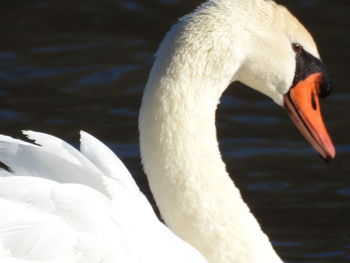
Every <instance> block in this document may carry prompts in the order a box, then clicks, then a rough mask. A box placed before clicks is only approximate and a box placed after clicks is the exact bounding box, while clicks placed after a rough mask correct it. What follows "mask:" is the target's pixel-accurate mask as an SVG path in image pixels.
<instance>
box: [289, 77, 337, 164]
mask: <svg viewBox="0 0 350 263" xmlns="http://www.w3.org/2000/svg"><path fill="white" fill-rule="evenodd" d="M323 81H324V79H323V75H322V73H313V74H311V75H309V76H308V77H306V78H305V79H303V80H301V81H300V82H298V83H297V84H296V85H295V86H294V87H293V88H291V89H290V90H289V92H288V93H287V94H286V95H284V106H285V108H286V110H287V112H288V115H289V117H290V118H291V119H292V120H293V122H294V124H295V125H296V126H297V128H298V129H299V130H300V132H301V133H302V134H303V135H304V136H305V138H306V139H307V140H308V141H309V142H310V143H311V145H312V146H313V147H314V148H315V150H316V151H317V152H318V153H319V154H320V155H321V156H322V158H323V159H325V160H331V159H334V157H335V148H334V145H333V142H332V140H331V138H330V136H329V134H328V131H327V129H326V127H325V125H324V122H323V119H322V115H321V108H320V102H319V94H320V90H319V89H320V86H321V84H322V82H323Z"/></svg>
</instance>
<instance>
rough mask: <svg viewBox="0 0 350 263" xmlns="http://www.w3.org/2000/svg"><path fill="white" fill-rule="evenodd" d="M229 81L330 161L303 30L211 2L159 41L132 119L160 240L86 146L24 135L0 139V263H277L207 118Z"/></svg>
mask: <svg viewBox="0 0 350 263" xmlns="http://www.w3.org/2000/svg"><path fill="white" fill-rule="evenodd" d="M235 81H240V82H242V83H244V84H246V85H247V86H249V87H251V88H253V89H255V90H257V91H259V92H261V93H263V94H265V95H267V96H268V97H270V98H271V99H272V100H274V101H275V102H276V103H277V104H278V105H280V106H282V107H283V108H285V109H286V111H287V113H288V115H289V116H290V117H291V119H292V121H293V122H294V123H295V125H296V126H297V128H298V129H299V130H300V131H301V133H302V134H303V135H304V136H305V138H306V139H307V140H308V141H309V142H310V143H311V145H312V146H313V147H314V148H315V150H316V151H317V152H318V153H319V154H320V155H321V157H322V158H324V159H326V160H331V159H333V158H334V157H335V148H334V146H333V143H332V140H331V138H330V136H329V134H328V131H327V129H326V128H325V125H324V122H323V119H322V116H321V109H320V102H319V98H320V97H325V96H327V95H328V94H329V92H330V85H329V80H328V75H327V72H326V68H325V65H324V64H323V62H322V61H321V59H320V56H319V53H318V50H317V47H316V44H315V42H314V40H313V38H312V37H311V35H310V34H309V33H308V31H307V30H306V29H305V28H304V27H303V26H302V25H301V24H300V22H299V21H298V20H297V19H296V18H295V17H294V16H293V15H292V14H291V13H290V12H289V11H288V10H287V9H286V8H285V7H283V6H281V5H278V4H276V3H275V2H274V1H271V0H209V1H206V2H205V3H203V4H202V5H200V6H199V7H197V8H196V9H195V10H194V11H193V12H192V13H190V14H189V15H187V16H185V17H183V18H182V19H180V20H179V21H178V23H176V24H175V25H174V26H173V27H172V28H171V30H170V31H169V32H168V33H167V35H166V37H165V38H164V40H163V41H162V43H161V45H160V47H159V50H158V52H157V54H156V60H155V62H154V65H153V68H152V70H151V72H150V75H149V80H148V82H147V84H146V87H145V91H144V96H143V99H142V105H141V109H140V115H139V131H140V148H141V157H142V163H143V167H144V170H145V172H146V174H147V177H148V181H149V185H150V188H151V190H152V193H153V195H154V198H155V200H156V203H157V206H158V207H159V210H160V212H161V216H162V218H163V219H164V221H165V223H166V225H167V226H168V227H169V229H171V231H170V230H169V229H168V228H167V227H165V226H164V225H163V224H162V223H161V222H160V221H159V220H158V219H157V217H156V216H155V214H154V212H153V210H152V208H151V207H150V205H149V203H148V202H147V200H146V198H145V197H144V195H143V194H142V193H141V192H140V191H139V189H138V187H137V186H136V184H135V182H134V181H133V179H132V177H131V175H130V174H129V172H128V171H127V169H126V168H125V167H124V165H123V164H122V163H121V161H120V160H119V159H118V158H117V156H116V155H114V154H113V153H112V152H111V151H110V150H109V149H108V148H107V147H106V146H105V145H104V144H103V143H101V142H100V141H98V140H97V139H96V138H94V137H93V136H91V135H89V134H88V133H86V132H81V145H80V151H78V150H76V149H75V148H73V147H72V146H70V145H68V144H67V143H65V142H64V141H62V140H60V139H58V138H56V137H54V136H51V135H48V134H44V133H37V132H33V131H25V132H24V133H25V134H26V135H27V136H28V138H29V139H31V140H33V141H34V142H35V144H33V143H30V142H25V141H22V140H18V139H14V138H11V137H8V136H4V135H2V136H0V160H1V161H2V162H3V163H4V164H6V166H8V169H7V170H2V171H1V175H2V176H1V177H0V180H1V182H0V210H1V213H2V216H1V217H0V256H1V257H2V258H3V259H6V260H7V262H87V263H89V262H210V263H229V262H230V263H256V262H270V263H277V262H282V260H281V258H280V257H279V256H278V255H277V253H276V252H275V250H274V249H273V247H272V245H271V242H270V241H269V239H268V237H267V236H266V235H265V233H264V232H263V231H262V230H261V227H260V226H259V223H258V222H257V220H256V219H255V217H254V216H253V214H252V213H251V212H250V210H249V208H248V206H247V205H246V203H245V202H244V201H243V199H242V197H241V194H240V192H239V190H238V189H237V188H236V187H235V185H234V182H233V181H232V180H231V179H230V177H229V176H228V173H227V171H226V167H225V164H224V163H223V161H222V158H221V155H220V151H219V147H218V141H217V135H216V127H215V111H216V109H217V106H218V104H219V101H220V97H221V95H222V93H223V92H224V91H225V89H226V88H227V87H228V86H229V85H230V84H231V83H233V82H235ZM19 175H20V176H19ZM173 233H175V234H176V235H175V234H173ZM19 240H20V242H19ZM202 255H203V256H204V258H205V259H204V258H203V257H202ZM1 262H5V261H4V260H2V261H1Z"/></svg>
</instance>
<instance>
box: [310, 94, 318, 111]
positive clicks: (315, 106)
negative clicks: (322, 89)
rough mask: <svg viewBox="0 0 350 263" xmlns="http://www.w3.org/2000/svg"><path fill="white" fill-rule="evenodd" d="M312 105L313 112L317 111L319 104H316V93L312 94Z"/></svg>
mask: <svg viewBox="0 0 350 263" xmlns="http://www.w3.org/2000/svg"><path fill="white" fill-rule="evenodd" d="M311 105H312V108H313V110H317V103H316V99H315V93H314V92H311Z"/></svg>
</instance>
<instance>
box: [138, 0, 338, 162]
mask: <svg viewBox="0 0 350 263" xmlns="http://www.w3.org/2000/svg"><path fill="white" fill-rule="evenodd" d="M174 79H176V81H174ZM235 81H240V82H242V83H243V84H245V85H246V86H248V87H250V88H253V89H255V90H257V91H259V92H261V93H263V94H265V95H267V96H268V97H270V98H271V99H272V100H274V101H275V102H276V103H277V104H278V105H280V106H282V107H284V108H285V109H286V110H287V112H288V114H289V115H290V117H291V119H292V120H293V121H294V123H295V124H296V126H297V127H298V128H299V130H300V131H301V133H302V134H303V135H304V136H305V137H306V139H307V140H308V141H309V142H310V143H311V145H312V146H313V147H314V148H315V149H316V151H317V152H318V153H319V154H320V155H321V156H322V157H323V158H324V159H326V160H329V159H333V158H334V157H335V149H334V146H333V143H332V141H331V139H330V136H329V134H328V132H327V130H326V128H325V125H324V122H323V119H322V116H321V111H320V103H319V98H320V97H325V96H326V95H328V94H329V92H330V85H329V81H328V75H327V72H326V68H325V65H324V64H323V62H322V61H321V59H320V55H319V53H318V50H317V47H316V44H315V42H314V40H313V38H312V36H311V35H310V33H309V32H308V31H307V30H306V29H305V28H304V26H303V25H302V24H301V23H300V22H299V21H298V20H297V19H296V18H295V17H294V16H293V15H292V14H291V13H290V12H289V11H288V10H287V9H286V8H285V7H283V6H281V5H278V4H276V3H275V2H274V1H271V0H209V1H207V2H205V3H204V4H202V5H201V6H199V7H198V8H197V9H196V10H195V11H194V12H192V13H190V14H189V15H187V16H185V17H184V18H182V19H181V20H180V21H179V22H178V23H177V24H176V25H175V26H174V27H173V28H172V29H171V30H170V31H169V32H168V34H167V36H166V38H165V39H164V40H163V42H162V44H161V46H160V48H159V50H158V52H157V59H156V61H155V64H154V66H153V69H152V71H151V74H150V78H149V82H148V84H147V86H146V93H145V94H146V95H144V102H145V101H147V100H146V99H145V98H148V95H147V94H151V93H157V94H158V95H157V96H158V97H160V98H162V99H161V101H162V102H165V101H166V102H167V103H168V102H171V101H172V100H171V99H172V98H174V101H173V102H172V103H170V104H171V105H177V104H179V103H178V98H179V97H181V98H188V97H191V98H192V97H194V98H199V97H201V98H205V99H204V100H203V101H205V103H204V104H203V107H201V108H200V111H199V112H201V113H202V112H206V111H207V109H210V112H211V109H212V108H214V107H215V109H216V105H217V102H218V100H219V99H220V96H221V95H222V93H223V92H224V90H225V89H226V88H227V87H228V86H229V85H230V84H231V83H232V82H235ZM161 87H164V89H163V88H161ZM150 91H151V92H150ZM169 93H171V94H173V96H169ZM190 94H191V95H190ZM203 94H205V95H204V96H203ZM193 103H194V102H193V101H190V102H189V103H188V104H189V105H193ZM195 103H198V100H195ZM145 104H146V103H143V105H145ZM148 105H155V104H154V101H152V100H149V103H148ZM180 105H185V103H184V102H183V101H182V102H181V103H180ZM186 105H187V104H186ZM208 105H211V106H210V107H208ZM176 108H177V109H178V108H180V106H179V105H177V107H176ZM189 108H190V109H193V108H192V107H189ZM167 112H169V111H167ZM184 112H190V111H188V110H186V111H184ZM210 114H211V113H210Z"/></svg>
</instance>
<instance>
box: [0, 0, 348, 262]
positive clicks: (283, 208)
mask: <svg viewBox="0 0 350 263" xmlns="http://www.w3.org/2000/svg"><path fill="white" fill-rule="evenodd" d="M200 2H201V1H198V0H192V1H190V0H142V1H141V0H135V1H126V0H88V1H86V0H85V1H83V0H75V1H68V0H60V1H58V0H57V1H53V0H52V1H49V0H42V1H35V0H17V1H6V0H4V1H2V5H1V16H0V33H1V40H0V128H1V133H4V134H8V135H11V136H15V137H17V136H20V130H22V129H32V130H37V131H43V132H48V133H51V134H53V135H56V136H59V137H61V138H63V139H64V140H67V141H68V142H70V143H72V144H73V145H75V146H78V131H79V130H80V129H83V130H85V131H88V132H89V133H92V134H93V135H95V136H96V137H97V138H99V139H101V140H102V141H103V142H105V143H106V144H108V145H109V146H110V147H111V148H112V149H113V150H114V151H115V152H117V153H118V155H119V156H120V157H121V158H122V160H123V161H124V162H125V163H126V164H127V167H128V168H129V169H130V170H131V172H132V174H133V175H134V176H135V179H136V180H137V182H138V184H139V185H140V187H141V189H142V190H143V191H144V192H145V193H146V194H147V196H148V197H149V198H150V199H151V195H150V193H149V189H148V186H147V180H146V177H145V175H144V173H143V172H142V168H141V165H140V157H139V149H138V131H137V116H138V109H139V106H140V101H141V96H142V91H143V88H144V85H145V83H146V81H147V75H148V72H149V70H150V67H151V65H152V62H153V54H154V53H155V51H156V49H157V46H158V44H159V42H160V40H161V39H162V37H163V35H164V34H165V32H166V31H167V30H168V29H169V27H170V26H171V25H172V24H173V23H174V22H176V20H177V19H178V18H179V17H181V16H182V15H184V14H186V13H188V12H190V11H191V10H192V9H193V8H194V7H195V6H197V5H198V4H199V3H200ZM279 3H282V4H284V5H286V6H287V7H288V8H289V9H290V10H292V12H293V13H294V14H296V15H297V16H298V17H299V18H300V20H301V21H302V22H303V23H304V24H305V25H306V26H307V28H308V29H309V30H310V31H311V32H312V34H313V35H314V37H315V39H316V41H317V43H318V45H319V49H320V53H321V55H322V58H323V60H324V61H325V63H326V64H327V66H328V68H329V72H330V75H331V78H332V81H333V92H332V94H331V96H330V97H328V98H327V99H325V100H322V107H323V113H324V117H325V120H326V123H327V126H328V128H329V131H330V133H331V135H332V137H333V139H334V142H335V144H336V147H337V158H336V159H335V160H334V161H333V162H332V163H331V164H326V163H325V162H323V161H322V160H321V159H320V158H319V157H318V156H317V154H316V153H315V152H314V150H312V149H311V147H310V146H309V144H308V143H307V142H306V141H305V139H304V138H303V137H302V136H301V135H300V134H299V132H298V131H297V130H296V128H295V127H294V125H293V124H292V122H291V121H290V120H289V118H288V117H287V115H286V114H285V112H284V111H283V110H282V109H281V108H280V107H278V106H276V105H275V104H274V103H273V102H272V101H271V100H269V99H268V98H266V97H264V96H262V95H260V94H257V93H256V92H254V91H252V90H250V89H247V88H245V87H232V88H231V89H230V90H228V91H227V92H226V93H225V96H224V97H223V99H222V101H221V107H220V109H219V111H218V114H217V116H218V125H217V126H218V134H219V138H220V145H221V149H222V152H223V158H224V160H225V162H226V164H227V167H228V170H229V172H230V174H231V175H232V177H233V178H234V180H235V182H236V184H237V186H239V187H240V189H241V191H242V195H243V197H244V199H245V200H246V201H247V202H248V204H249V206H250V207H251V209H252V211H253V212H254V214H255V215H256V217H257V218H258V220H259V222H260V223H261V225H262V228H263V229H264V231H265V232H266V233H267V234H268V235H269V236H270V238H271V240H272V241H273V243H274V245H275V248H276V250H277V252H278V253H279V255H280V256H281V257H282V258H283V260H285V262H290V263H292V262H293V263H296V262H303V263H325V262H327V263H329V262H333V263H335V262H339V263H340V262H349V261H350V173H349V171H350V142H349V135H350V126H349V103H350V91H349V87H348V86H349V84H348V83H349V76H348V75H349V72H348V70H349V68H350V65H349V64H350V63H349V61H350V52H349V46H350V30H349V28H350V2H349V1H348V0H332V1H330V0H322V1H321V0H295V1H286V0H285V1H279Z"/></svg>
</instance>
